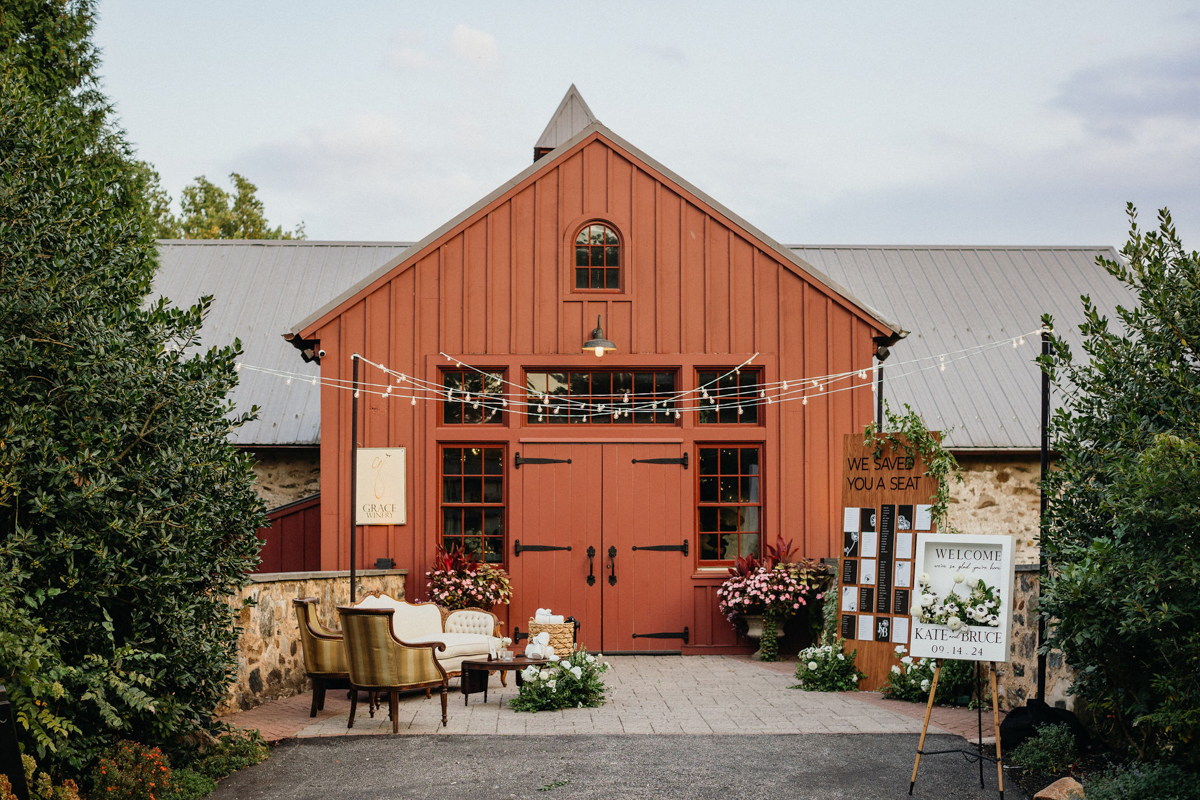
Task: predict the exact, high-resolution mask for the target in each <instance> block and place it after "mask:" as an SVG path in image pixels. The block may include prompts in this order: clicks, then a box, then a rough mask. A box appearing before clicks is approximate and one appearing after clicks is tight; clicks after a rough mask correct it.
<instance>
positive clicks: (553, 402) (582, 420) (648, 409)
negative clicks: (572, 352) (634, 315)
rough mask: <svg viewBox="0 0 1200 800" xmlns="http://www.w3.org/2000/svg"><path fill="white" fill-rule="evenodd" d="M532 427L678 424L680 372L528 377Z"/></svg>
mask: <svg viewBox="0 0 1200 800" xmlns="http://www.w3.org/2000/svg"><path fill="white" fill-rule="evenodd" d="M525 385H526V391H527V392H528V398H527V399H526V401H525V402H526V404H527V405H526V409H525V413H526V415H527V417H526V419H527V421H528V422H529V423H531V424H535V425H536V424H551V425H554V424H557V425H587V424H592V425H611V424H614V423H615V424H621V425H625V424H633V425H673V424H675V422H676V417H675V399H676V398H675V372H673V371H670V372H668V371H659V372H614V371H609V370H587V371H580V372H565V371H564V372H527V373H525Z"/></svg>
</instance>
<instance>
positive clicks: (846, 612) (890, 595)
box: [837, 433, 938, 691]
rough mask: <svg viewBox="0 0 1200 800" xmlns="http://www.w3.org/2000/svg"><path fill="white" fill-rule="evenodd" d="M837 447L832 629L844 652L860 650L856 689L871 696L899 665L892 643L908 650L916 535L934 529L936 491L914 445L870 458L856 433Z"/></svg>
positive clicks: (868, 447) (870, 451) (869, 448)
mask: <svg viewBox="0 0 1200 800" xmlns="http://www.w3.org/2000/svg"><path fill="white" fill-rule="evenodd" d="M901 441H903V440H901ZM842 447H843V451H842V452H843V457H842V532H841V552H840V553H839V561H840V563H839V567H840V569H839V570H838V595H837V597H838V602H839V604H840V605H839V611H838V613H839V619H838V629H839V630H840V632H841V637H842V638H843V639H845V645H844V646H845V648H846V650H847V652H848V651H850V650H858V657H857V660H856V661H855V664H856V666H857V667H858V668H859V669H860V670H861V671H862V672H863V673H864V674H865V675H866V677H865V678H863V679H862V680H861V681H860V682H859V688H860V689H864V690H867V691H875V690H876V689H878V688H879V687H881V686H883V685H884V684H886V683H887V676H888V672H889V671H890V670H891V668H892V666H893V665H895V664H899V658H898V656H897V655H896V652H895V649H896V646H897V645H904V646H905V647H907V646H908V645H909V639H910V636H911V633H912V612H913V596H914V592H915V591H916V576H917V575H919V574H920V573H918V572H915V571H914V569H913V566H914V565H913V560H914V556H915V555H916V536H917V532H918V531H924V532H929V531H933V530H934V529H935V525H934V520H933V515H932V509H933V504H934V502H935V501H936V499H937V490H938V487H937V483H936V482H935V481H934V479H933V478H932V477H931V476H930V475H929V474H928V471H927V469H926V466H925V463H924V462H923V461H922V460H921V456H920V454H919V453H918V452H916V450H915V448H914V449H913V450H912V452H908V448H906V447H901V448H900V452H895V451H894V449H893V448H892V447H891V445H890V444H885V446H884V449H883V450H881V451H880V453H879V454H878V455H876V453H875V445H874V444H873V443H868V444H864V443H863V436H862V434H854V433H848V434H846V435H845V437H844V438H843V444H842Z"/></svg>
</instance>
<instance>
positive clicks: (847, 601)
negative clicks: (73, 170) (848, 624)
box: [842, 586, 858, 611]
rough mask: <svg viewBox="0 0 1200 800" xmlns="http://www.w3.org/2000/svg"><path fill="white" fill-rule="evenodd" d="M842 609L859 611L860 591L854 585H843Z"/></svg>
mask: <svg viewBox="0 0 1200 800" xmlns="http://www.w3.org/2000/svg"><path fill="white" fill-rule="evenodd" d="M842 611H858V593H857V592H855V591H854V587H853V586H843V587H842Z"/></svg>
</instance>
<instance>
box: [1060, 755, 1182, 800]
mask: <svg viewBox="0 0 1200 800" xmlns="http://www.w3.org/2000/svg"><path fill="white" fill-rule="evenodd" d="M1083 788H1084V791H1085V792H1086V793H1087V799H1088V800H1131V798H1132V799H1134V800H1141V798H1153V799H1154V800H1200V775H1197V774H1196V773H1194V772H1187V771H1185V770H1183V769H1181V768H1180V767H1178V766H1176V765H1173V764H1135V765H1133V766H1129V767H1125V768H1123V769H1116V770H1112V771H1110V772H1106V773H1104V774H1102V775H1098V776H1096V777H1094V778H1091V779H1089V780H1087V781H1085V782H1084V785H1083Z"/></svg>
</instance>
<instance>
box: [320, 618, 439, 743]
mask: <svg viewBox="0 0 1200 800" xmlns="http://www.w3.org/2000/svg"><path fill="white" fill-rule="evenodd" d="M395 613H396V609H394V608H363V607H361V606H338V614H339V615H340V617H341V620H342V633H343V635H344V636H345V644H346V658H347V661H348V666H349V668H350V687H351V689H352V690H358V689H361V690H364V691H367V692H371V693H374V692H387V695H388V710H389V711H390V712H391V717H392V733H399V732H400V717H399V701H400V691H401V690H403V689H433V688H438V689H440V690H441V694H442V727H445V725H446V692H447V691H448V690H449V680H450V679H449V678H448V677H447V675H446V670H445V669H444V668H443V667H442V665H441V664H440V663H439V662H438V659H437V655H436V651H438V650H445V648H446V646H445V645H444V644H441V643H440V642H435V643H432V644H423V645H422V644H406V643H405V642H402V641H400V640H399V639H397V638H396V636H395V634H394V633H393V632H392V616H393V615H394V614H395ZM357 707H358V692H357V691H351V693H350V720H349V723H348V724H347V725H346V727H347V728H353V727H354V712H355V710H356V709H357Z"/></svg>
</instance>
